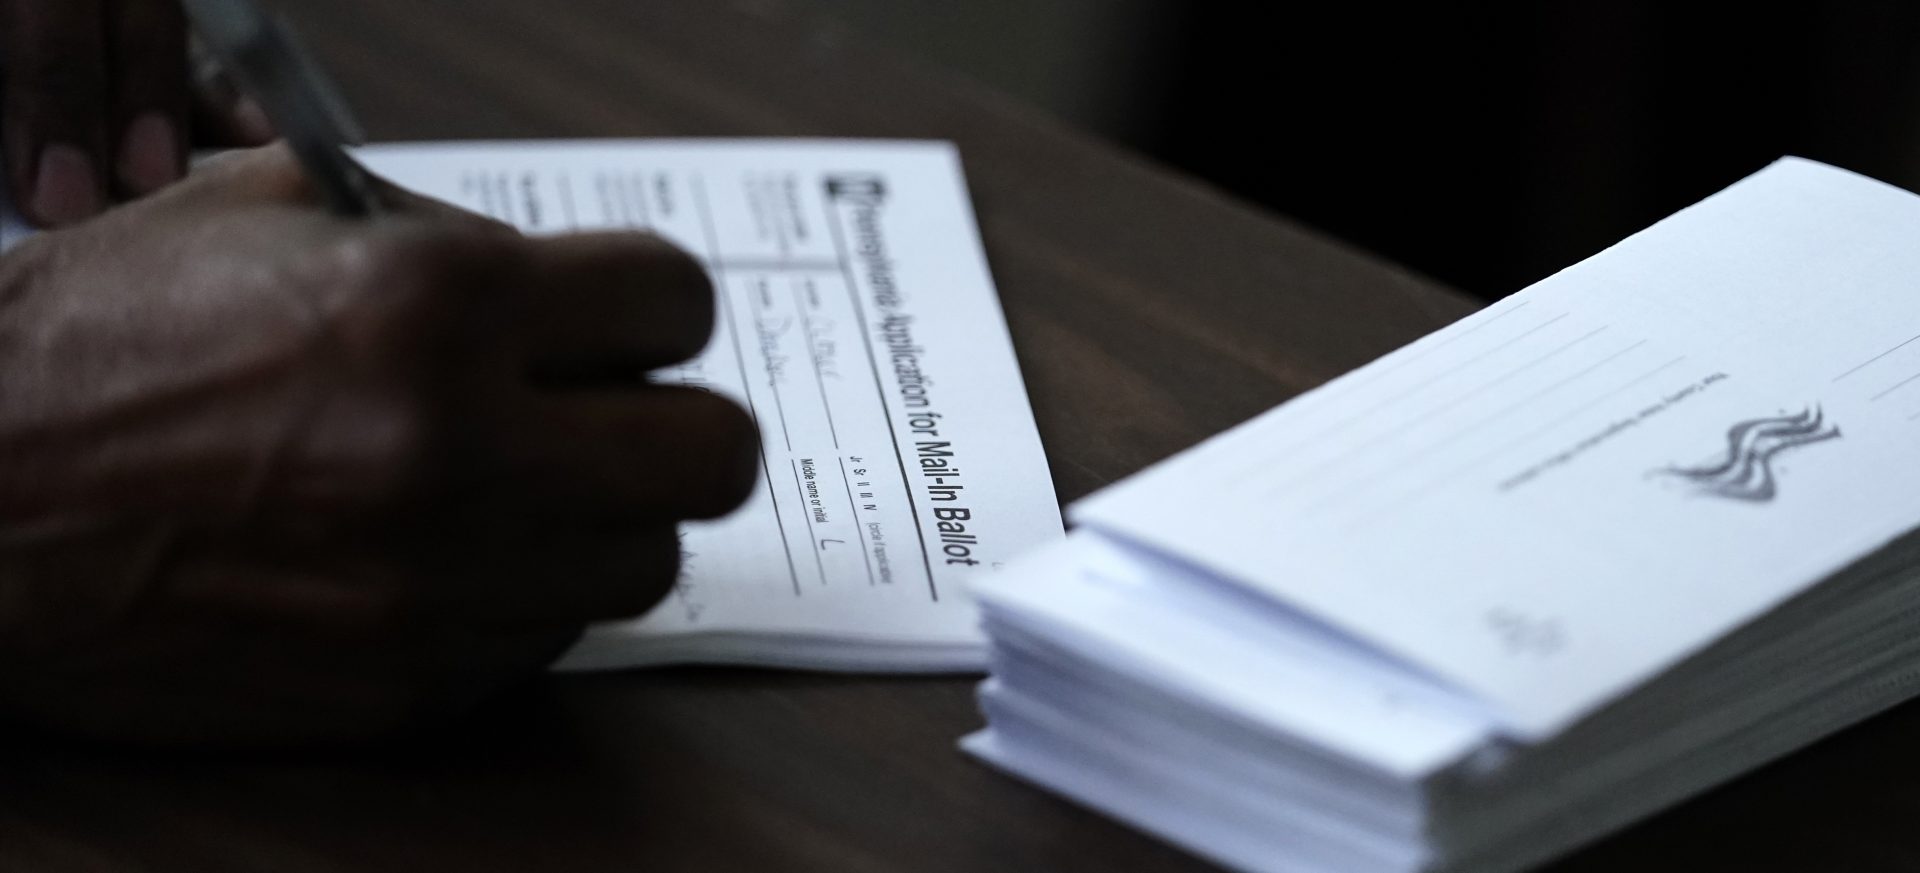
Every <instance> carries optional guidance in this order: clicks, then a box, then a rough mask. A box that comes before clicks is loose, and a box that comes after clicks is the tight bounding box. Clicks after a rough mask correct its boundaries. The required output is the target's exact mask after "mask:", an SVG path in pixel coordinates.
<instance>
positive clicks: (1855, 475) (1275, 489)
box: [1074, 160, 1920, 738]
mask: <svg viewBox="0 0 1920 873" xmlns="http://www.w3.org/2000/svg"><path fill="white" fill-rule="evenodd" d="M1074 516H1075V518H1076V520H1078V521H1080V522H1085V523H1087V524H1090V525H1092V526H1094V527H1095V528H1097V529H1099V530H1102V531H1106V532H1109V533H1111V534H1114V535H1117V536H1120V537H1123V538H1125V539H1128V540H1132V541H1135V542H1139V543H1144V544H1147V545H1149V546H1152V547H1154V548H1158V549H1162V550H1166V551H1168V552H1172V553H1177V554H1178V555H1180V556H1182V557H1183V558H1185V559H1186V560H1189V561H1192V562H1196V563H1198V564H1201V565H1204V566H1205V567H1207V568H1209V569H1211V570H1214V571H1217V572H1219V573H1221V574H1223V575H1224V576H1225V577H1227V578H1229V579H1231V580H1234V582H1235V583H1237V584H1241V585H1245V586H1248V587H1250V588H1252V589H1254V590H1257V591H1259V592H1261V593H1263V594H1265V595H1268V596H1271V597H1272V598H1274V599H1276V600H1278V601H1280V602H1281V603H1283V604H1285V605H1287V606H1289V607H1291V608H1295V609H1298V610H1300V611H1302V612H1303V613H1305V614H1306V615H1309V616H1312V617H1314V618H1316V619H1319V620H1322V621H1325V622H1327V623H1329V624H1331V625H1332V626H1334V627H1336V628H1338V629H1340V630H1342V631H1344V632H1346V633H1349V634H1351V635H1353V636H1354V637H1356V638H1358V639H1360V640H1363V641H1365V642H1366V643H1368V644H1370V645H1373V646H1377V647H1378V648H1379V649H1380V650H1382V651H1384V652H1387V653H1390V654H1392V655H1394V656H1397V657H1399V658H1401V659H1404V660H1405V661H1406V662H1408V663H1410V664H1411V665H1414V666H1417V667H1418V668H1420V669H1422V670H1427V671H1432V672H1433V673H1436V674H1438V675H1439V676H1441V677H1444V679H1446V680H1448V681H1451V682H1453V683H1457V685H1458V686H1459V687H1460V688H1462V689H1465V690H1466V691H1468V692H1471V693H1472V694H1474V695H1475V696H1477V697H1479V698H1480V699H1482V700H1484V701H1486V702H1487V703H1488V704H1489V705H1490V707H1492V708H1493V710H1494V711H1495V712H1496V713H1497V714H1498V717H1499V718H1500V719H1501V720H1502V721H1503V722H1504V724H1505V729H1506V730H1507V731H1509V732H1511V733H1513V734H1516V735H1518V736H1521V737H1528V738H1531V737H1540V736H1543V735H1547V734H1550V733H1552V732H1554V731H1555V730H1557V729H1559V728H1560V727H1563V726H1565V725H1566V724H1568V723H1569V722H1571V721H1572V720H1574V719H1577V718H1578V717H1580V716H1581V715H1583V714H1585V713H1588V712H1591V711H1592V710H1593V709H1594V708H1596V707H1597V706H1599V705H1601V704H1603V703H1605V702H1606V701H1608V700H1611V699H1613V698H1614V697H1616V696H1618V695H1619V694H1621V693H1623V692H1624V691H1626V690H1628V689H1630V688H1631V687H1633V686H1634V685H1636V684H1638V683H1639V682H1641V681H1644V680H1645V679H1647V678H1649V677H1650V676H1652V675H1654V674H1656V673H1658V672H1659V671H1661V670H1663V669H1664V668H1666V667H1668V666H1670V665H1672V664H1674V663H1675V662H1676V661H1677V660H1679V659H1681V658H1682V657H1684V656H1685V655H1686V654H1688V653H1690V652H1692V651H1695V650H1697V649H1699V648H1700V647H1702V646H1704V645H1706V644H1707V643H1709V642H1711V641H1713V640H1714V639H1716V638H1718V637H1720V636H1722V635H1723V634H1725V633H1726V632H1727V631H1729V630H1730V629H1732V628H1734V627H1736V626H1738V625H1740V624H1742V623H1744V622H1746V621H1748V620H1750V619H1752V618H1754V617H1756V616H1757V615H1758V614H1760V613H1761V612H1763V611H1764V610H1766V609H1767V608H1769V607H1771V606H1774V605H1776V604H1778V603H1780V602H1781V601H1783V600H1784V599H1786V598H1788V597H1790V596H1792V595H1793V594H1796V593H1798V592H1800V591H1802V590H1804V589H1805V588H1807V587H1808V586H1810V585H1812V584H1814V583H1816V582H1818V581H1819V580H1820V579H1822V578H1823V577H1825V576H1827V575H1829V574H1831V573H1832V572H1834V571H1836V570H1838V569H1840V568H1842V567H1843V566H1845V565H1846V564H1847V563H1849V562H1851V561H1853V560H1856V559H1858V558H1859V557H1861V556H1863V555H1864V554H1866V553H1868V552H1870V551H1871V550H1873V549H1875V548H1876V547H1878V546H1880V545H1882V544H1884V543H1886V542H1887V541H1888V540H1890V539H1892V538H1893V537H1895V536H1898V535H1900V534H1902V533H1904V532H1906V531H1908V530H1909V529H1912V528H1913V527H1915V525H1916V522H1920V197H1916V196H1915V195H1913V194H1910V193H1907V192H1904V191H1901V190H1899V189H1896V188H1892V187H1890V186H1887V185H1883V184H1881V183H1878V182H1874V181H1872V180H1868V179H1865V178H1862V177H1859V176H1856V175H1853V174H1850V173H1846V172H1844V171H1840V170H1836V169H1833V168H1830V167H1825V166H1822V165H1819V164H1815V163H1811V162H1807V161H1800V160H1787V161H1782V162H1780V163H1778V164H1776V165H1774V166H1773V167H1771V168H1769V169H1767V170H1766V171H1764V172H1762V173H1760V174H1757V175H1755V176H1754V177H1751V178H1749V179H1747V180H1745V181H1743V182H1741V183H1739V184H1737V185H1735V186H1734V187H1732V188H1730V189H1728V190H1727V191H1725V192H1723V193H1721V194H1719V195H1716V196H1715V197H1712V198H1710V199H1708V200H1707V201H1705V202H1703V203H1701V204H1699V205H1697V206H1695V207H1693V208H1690V209H1688V210H1686V211H1684V212H1681V213H1680V214H1678V215H1676V216H1674V217H1672V218H1670V219H1668V220H1666V221H1664V222H1662V223H1660V224H1659V225H1657V226H1655V227H1654V228H1652V229H1650V230H1648V231H1645V232H1643V233H1641V234H1639V235H1636V236H1634V237H1632V238H1630V239H1628V240H1627V241H1625V242H1623V243H1621V244H1620V245H1618V246H1616V247H1614V248H1612V249H1610V250H1608V251H1606V252H1605V253H1603V254H1601V255H1599V256H1597V257H1595V258H1593V259H1590V260H1588V261H1586V262H1584V263H1581V264H1579V265H1578V266H1575V267H1573V268H1571V269H1569V270H1567V271H1565V272H1563V273H1561V274H1559V275H1556V276H1554V277H1552V278H1550V279H1548V280H1546V281H1544V282H1542V283H1540V284H1539V285H1536V286H1534V287H1533V288H1530V289H1528V290H1527V291H1525V292H1523V293H1521V294H1519V295H1516V296H1515V297H1512V298H1509V299H1508V300H1506V301H1503V302H1502V303H1500V304H1497V305H1495V306H1493V307H1491V308H1489V309H1488V310H1487V311H1485V312H1483V313H1480V314H1478V315H1476V316H1473V317H1471V318H1468V319H1466V320H1464V321H1462V322H1461V323H1459V324H1456V325H1454V326H1452V327H1450V328H1447V329H1445V330H1442V331H1440V332H1438V333H1436V334H1434V335H1432V336H1429V337H1427V338H1425V339H1423V340H1421V341H1419V342H1416V343H1414V344H1412V345H1411V346H1408V347H1407V348H1404V349H1402V350H1400V351H1398V352H1395V353H1394V354H1391V355H1389V356H1387V357H1386V358H1383V359H1382V360H1380V361H1378V362H1376V363H1374V364H1372V365H1370V366H1368V367H1365V368H1363V369H1361V370H1359V371H1357V372H1355V373H1353V374H1351V375H1349V376H1347V377H1344V378H1342V379H1340V380H1337V381H1335V382H1334V383H1331V384H1330V385H1328V386H1326V387H1324V388H1322V389H1320V390H1318V391H1315V392H1312V393H1310V394H1308V395H1306V396H1303V397H1301V398H1299V399H1298V400H1296V401H1294V402H1292V403H1289V404H1287V405H1285V406H1283V407H1281V408H1279V409H1276V410H1274V411H1273V412H1271V413H1268V414H1266V415H1264V416H1261V417H1260V418H1258V419H1256V420H1254V421H1252V422H1250V423H1248V424H1246V425H1243V426H1241V427H1240V428H1237V429H1235V430H1233V431H1231V432H1229V433H1227V434H1225V435H1223V436H1221V437H1218V438H1216V439H1215V440H1213V441H1210V442H1209V443H1208V444H1206V445H1205V446H1203V447H1201V448H1200V449H1197V450H1195V451H1193V452H1190V453H1188V454H1186V455H1183V456H1180V457H1178V458H1175V459H1173V460H1171V461H1169V462H1167V463H1164V464H1162V465H1160V466H1158V467H1156V468H1154V469H1152V470H1151V471H1149V472H1148V473H1146V474H1143V475H1142V476H1139V477H1136V478H1135V479H1134V480H1131V481H1130V482H1128V483H1124V484H1122V485H1120V486H1118V487H1115V488H1113V489H1110V490H1109V491H1107V492H1104V493H1102V494H1100V495H1097V496H1096V497H1094V498H1092V499H1090V500H1088V501H1086V502H1085V503H1083V504H1081V505H1079V506H1077V507H1076V508H1075V511H1074Z"/></svg>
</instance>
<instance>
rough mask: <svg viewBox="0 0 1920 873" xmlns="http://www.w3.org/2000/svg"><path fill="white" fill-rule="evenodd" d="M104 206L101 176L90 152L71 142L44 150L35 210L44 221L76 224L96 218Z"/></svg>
mask: <svg viewBox="0 0 1920 873" xmlns="http://www.w3.org/2000/svg"><path fill="white" fill-rule="evenodd" d="M102 205H103V204H102V199H101V195H100V177H99V175H98V174H97V173H95V172H94V169H93V159H92V158H89V157H87V153H86V152H83V151H81V150H79V149H78V148H75V147H73V146H70V145H51V146H47V147H46V149H45V150H44V151H42V152H41V153H40V175H39V177H38V178H37V179H36V180H35V182H34V186H33V211H34V213H35V214H36V216H37V217H38V218H39V219H40V220H41V221H44V222H46V223H48V224H73V223H74V222H77V221H83V220H85V219H88V218H92V217H93V215H94V213H96V212H99V211H100V208H101V206H102Z"/></svg>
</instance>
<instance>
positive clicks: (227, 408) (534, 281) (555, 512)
mask: <svg viewBox="0 0 1920 873" xmlns="http://www.w3.org/2000/svg"><path fill="white" fill-rule="evenodd" d="M389 198H390V199H391V200H393V201H394V202H393V203H392V204H391V206H390V214H385V215H383V216H382V217H381V218H380V219H379V220H377V221H372V222H356V221H348V220H342V219H338V218H334V217H332V216H330V215H328V214H327V213H326V212H325V211H324V210H323V209H321V208H320V207H319V206H317V205H316V204H315V203H314V202H313V199H314V195H313V193H312V192H311V191H310V190H308V189H307V188H306V186H305V184H304V183H303V182H302V177H301V175H300V173H299V171H298V169H297V167H296V165H295V163H294V161H293V160H292V158H291V157H290V155H289V154H288V153H287V152H286V151H285V149H284V148H278V147H276V148H272V149H266V150H261V151H257V152H248V153H237V154H235V155H231V156H228V157H225V158H222V159H220V160H217V161H215V162H213V163H212V164H210V165H208V166H207V167H205V168H203V169H202V170H200V171H197V172H196V173H195V174H194V175H193V176H192V177H191V178H189V179H188V180H187V181H186V182H185V183H183V184H181V185H177V186H174V187H172V188H169V189H168V190H166V191H164V192H162V193H160V194H159V195H157V196H155V197H151V198H148V199H146V200H142V201H140V202H138V203H134V204H130V205H128V206H125V207H121V208H119V209H117V210H114V211H112V212H109V213H107V214H106V215H104V216H102V217H101V218H99V219H96V220H94V221H92V222H88V223H86V224H83V225H80V226H77V227H75V228H72V229H69V230H63V231H58V232H53V233H48V234H44V235H42V236H40V237H37V238H35V239H33V240H30V241H29V242H28V243H26V244H25V245H24V246H22V247H21V248H20V249H18V250H16V251H15V252H14V253H12V254H9V255H8V256H6V257H5V258H4V259H0V711H4V712H7V713H8V714H10V715H11V716H12V717H14V718H17V719H24V720H26V721H28V722H31V723H34V724H38V725H42V726H47V727H51V728H55V729H60V730H66V731H75V732H80V733H83V734H87V735H92V736H98V737H106V738H112V739H121V740H133V741H139V742H153V743H292V742H310V741H329V740H340V739H353V738H360V737H367V736H372V735H377V734H381V733H384V732H388V731H391V730H395V729H398V728H403V727H406V726H408V725H412V724H417V723H420V722H421V721H423V720H428V719H431V718H433V717H435V716H438V715H440V714H444V713H448V712H453V711H457V710H458V709H459V708H461V707H463V706H465V705H467V704H469V703H471V702H473V701H475V700H477V699H478V698H479V697H481V696H483V695H485V694H487V693H488V692H491V691H493V690H496V689H498V688H500V687H502V686H503V685H504V684H506V683H510V682H513V681H515V680H518V679H522V678H525V677H528V676H530V675H532V674H534V673H536V672H537V671H538V670H539V669H540V668H541V667H543V666H544V665H545V664H546V663H547V662H548V661H550V660H551V659H552V658H553V657H554V656H556V655H557V654H558V653H560V652H561V651H562V650H563V649H564V648H565V647H566V646H567V645H568V644H569V643H570V642H571V641H572V640H574V639H575V638H576V636H577V635H578V633H579V631H580V630H581V628H582V627H583V625H585V624H586V623H588V622H591V621H595V620H602V619H615V618H619V617H625V616H632V615H635V614H638V613H640V612H642V611H644V610H645V609H647V608H648V607H650V606H651V605H652V604H653V603H655V602H656V601H658V600H659V599H660V598H661V597H663V596H664V595H665V594H666V592H667V591H668V590H669V589H670V587H671V585H672V584H673V582H674V580H675V576H676V572H677V565H678V558H679V546H678V542H677V539H676V536H675V528H674V526H675V524H676V522H678V521H681V520H683V519H690V518H705V517H712V516H717V515H720V514H722V513H724V512H726V511H728V510H730V509H731V508H732V507H733V506H734V505H736V504H737V503H738V502H739V501H740V500H742V499H744V497H745V495H746V494H747V493H748V491H749V490H750V489H751V487H752V481H753V474H754V463H755V460H756V447H757V442H756V440H757V433H756V430H755V428H754V426H753V423H752V421H751V420H750V419H749V418H748V417H747V416H746V414H745V413H744V412H742V411H741V410H739V409H738V408H737V407H736V406H734V405H733V404H731V403H729V402H727V401H725V400H723V399H721V398H719V397H717V396H714V395H712V394H709V393H706V392H702V391H697V390H692V389H684V388H676V387H666V386H659V385H652V384H648V383H647V382H646V381H645V380H644V378H643V377H642V375H641V374H643V373H644V372H645V371H647V370H649V369H652V368H656V367H659V366H661V365H665V364H669V363H671V362H675V361H679V360H682V359H685V358H687V357H689V356H691V355H693V354H695V353H696V352H697V351H698V350H699V349H700V348H701V346H702V345H704V344H705V342H706V341H707V338H708V336H709V333H710V331H711V325H712V319H713V296H712V290H711V288H710V286H709V284H708V282H707V279H706V277H705V275H704V273H703V272H702V270H701V268H700V267H699V265H698V264H697V263H695V262H694V261H693V260H692V259H690V258H688V257H687V256H685V255H684V254H681V253H680V252H679V251H678V250H676V249H673V248H672V247H671V246H669V245H667V244H666V243H664V242H661V241H659V240H658V239H656V238H653V237H648V236H642V235H637V234H602V235H591V236H580V237H573V238H561V239H551V240H538V241H536V240H530V239H526V238H523V237H521V236H520V235H518V234H516V233H514V232H513V231H511V230H509V229H506V228H504V227H503V226H500V225H496V224H493V223H491V222H487V221H485V220H482V219H479V218H477V217H475V216H472V215H469V214H466V213H461V212H458V211H456V210H453V209H451V208H450V207H445V206H440V205H436V204H430V203H427V202H424V201H419V200H416V199H411V198H407V197H405V196H404V195H400V194H398V193H394V192H389Z"/></svg>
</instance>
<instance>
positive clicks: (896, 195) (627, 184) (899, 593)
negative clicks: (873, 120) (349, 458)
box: [361, 140, 1061, 670]
mask: <svg viewBox="0 0 1920 873" xmlns="http://www.w3.org/2000/svg"><path fill="white" fill-rule="evenodd" d="M361 155H362V157H363V158H364V159H365V160H366V162H367V163H368V165H369V166H370V167H371V168H372V169H374V170H375V171H376V172H378V173H380V174H382V175H385V176H387V177H388V178H390V179H392V180H394V181H395V182H397V183H399V184H401V185H403V186H405V187H408V188H412V189H415V190H417V191H420V192H422V193H424V194H427V195H430V196H434V197H438V198H441V199H444V200H447V201H450V202H453V203H455V204H458V205H460V206H464V207H467V208H469V209H472V210H474V211H477V212H481V213H483V214H487V215H491V216H494V217H497V218H500V219H501V220H504V221H507V222H510V223H512V224H514V225H516V226H518V227H520V228H521V229H523V230H525V231H527V232H529V233H535V234H546V233H564V232H569V231H578V230H600V229H645V230H651V231H653V232H655V233H658V234H660V235H662V236H664V237H666V238H668V239H670V240H672V241H674V242H676V243H678V244H679V245H680V246H682V247H683V248H685V249H686V250H688V251H689V252H691V253H693V254H694V255H695V256H696V257H698V258H700V259H701V260H702V261H703V262H704V263H705V264H706V265H707V267H708V269H709V270H710V272H711V273H712V276H713V279H714V283H715V285H716V287H717V288H718V289H720V297H721V303H722V305H721V307H720V315H719V318H718V323H717V326H716V331H715V336H714V340H713V343H712V345H711V346H710V347H709V348H708V350H707V352H706V353H705V354H704V355H702V356H701V357H700V358H698V359H697V360H695V361H693V362H691V363H689V364H687V365H685V366H682V367H679V368H676V369H674V370H672V371H669V372H666V373H664V374H662V375H661V376H660V378H661V380H662V381H665V382H677V383H682V384H687V385H695V386H700V387H704V388H708V389H710V390H713V391H715V392H718V393H720V394H723V395H726V396H728V397H731V398H734V399H736V400H738V401H739V402H740V403H741V404H743V405H745V406H748V407H749V408H750V409H751V410H752V412H753V413H754V415H755V416H756V418H757V419H758V420H759V422H760V425H761V430H762V434H763V438H764V443H765V447H764V452H763V458H762V461H763V464H762V471H761V472H762V477H761V482H760V485H759V487H758V488H757V489H756V491H755V493H754V495H753V497H752V498H751V500H750V501H749V502H748V504H747V505H746V507H745V508H743V509H742V510H740V511H739V512H738V513H736V514H734V515H733V516H731V517H729V518H727V519H724V520H722V521H719V522H715V523H706V524H694V525H689V526H687V527H686V529H685V532H684V535H683V541H682V545H683V550H684V553H685V573H684V576H683V578H682V579H681V582H680V584H679V586H678V587H677V588H676V589H675V590H674V593H673V595H672V596H671V598H670V599H669V600H668V601H667V602H666V603H665V604H663V605H662V606H661V607H660V608H659V609H657V610H655V611H654V612H653V613H652V614H650V615H648V616H646V617H645V618H644V619H642V620H640V621H636V622H632V623H627V624H621V625H614V626H607V627H604V628H600V629H597V630H596V631H595V632H594V633H593V634H592V635H590V637H589V638H588V640H587V641H586V642H584V643H583V644H582V646H581V647H580V648H579V649H577V650H576V651H575V652H574V653H573V655H572V656H571V657H570V658H569V660H568V662H567V664H568V665H569V666H573V667H586V668H596V667H619V666H627V665H632V664H637V663H654V662H660V661H683V660H699V661H725V662H734V663H738V662H751V663H768V664H774V665H781V666H800V667H823V668H834V669H877V670H886V669H916V670H971V669H979V668H981V667H982V666H983V665H984V639H983V638H982V637H981V635H980V632H979V630H978V627H977V621H978V619H977V615H976V611H975V607H974V604H973V603H972V601H971V600H970V598H969V596H968V594H967V592H966V590H965V588H964V586H963V585H962V584H961V582H962V580H964V579H966V578H967V577H969V576H970V575H972V574H976V573H983V572H992V571H993V570H994V569H995V568H997V567H999V566H1000V565H1001V564H1003V563H1004V562H1006V561H1007V560H1008V559H1010V558H1011V557H1012V556H1013V555H1015V554H1016V553H1018V552H1020V551H1022V550H1024V549H1026V548H1028V547H1032V546H1036V545H1039V544H1042V543H1046V542H1049V541H1052V540H1055V539H1058V538H1059V537H1060V534H1061V523H1060V515H1059V510H1058V504H1057V503H1056V501H1055V498H1054V493H1053V486H1052V481H1051V479H1050V477H1049V475H1048V472H1047V466H1046V460H1045V457H1044V455H1043V454H1042V451H1041V447H1040V441H1039V437H1038V434H1037V432H1036V430H1035V428H1034V423H1033V418H1032V414H1031V411H1030V409H1029V407H1028V405H1027V398H1026V392H1025V389H1024V387H1023V385H1022V383H1021V379H1020V374H1019V371H1018V369H1017V366H1016V364H1015V361H1014V356H1013V350H1012V345H1011V342H1010V340H1009V339H1008V336H1007V331H1006V325H1005V323H1004V321H1003V319H1002V315H1001V311H1000V307H999V302H998V299H997V297H996V296H995V292H994V288H993V283H992V280H991V278H990V277H989V275H988V272H987V264H986V259H985V257H984V254H983V252H982V249H981V245H980V240H979V235H978V232H977V230H976V228H975V225H974V220H973V214H972V210H971V208H970V206H969V202H968V198H967V192H966V187H965V183H964V181H963V179H962V176H961V172H960V163H959V159H958V155H957V154H956V153H955V151H954V150H953V148H952V147H951V146H950V145H947V144H945V143H925V142H847V141H766V140H744V141H640V142H578V143H551V142H549V143H463V144H421V145H394V146H379V147H373V148H369V149H365V150H363V151H362V152H361ZM803 642H804V643H805V645H802V643H803ZM841 642H846V643H849V644H851V646H852V647H851V648H848V647H846V646H840V645H838V644H839V643H841ZM863 647H864V648H863Z"/></svg>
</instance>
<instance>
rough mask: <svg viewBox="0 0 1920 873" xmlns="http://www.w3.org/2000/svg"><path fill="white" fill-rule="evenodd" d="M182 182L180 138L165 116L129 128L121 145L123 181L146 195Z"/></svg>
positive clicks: (142, 120)
mask: <svg viewBox="0 0 1920 873" xmlns="http://www.w3.org/2000/svg"><path fill="white" fill-rule="evenodd" d="M178 178H180V134H179V131H178V130H177V129H176V128H175V127H174V126H173V121H172V120H170V119H168V118H167V117H166V116H165V115H161V114H159V113H157V112H156V113H151V114H148V115H142V116H140V117H139V118H137V119H134V122H133V123H132V124H129V125H127V137H126V139H125V140H123V141H122V142H121V144H120V181H121V182H123V183H125V184H126V186H127V187H129V188H131V189H133V191H134V192H135V193H138V194H146V193H149V192H152V191H156V190H159V189H160V188H162V187H165V186H166V185H168V184H169V183H171V182H173V181H174V180H176V179H178Z"/></svg>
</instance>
